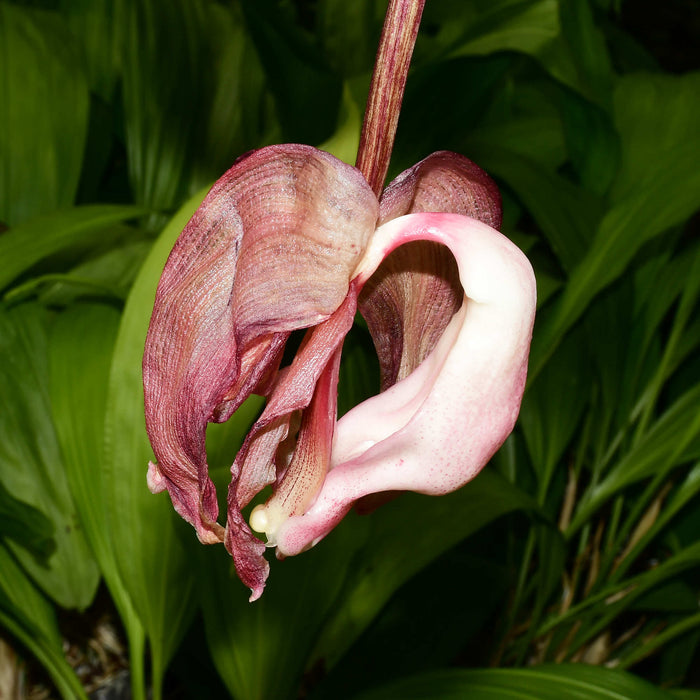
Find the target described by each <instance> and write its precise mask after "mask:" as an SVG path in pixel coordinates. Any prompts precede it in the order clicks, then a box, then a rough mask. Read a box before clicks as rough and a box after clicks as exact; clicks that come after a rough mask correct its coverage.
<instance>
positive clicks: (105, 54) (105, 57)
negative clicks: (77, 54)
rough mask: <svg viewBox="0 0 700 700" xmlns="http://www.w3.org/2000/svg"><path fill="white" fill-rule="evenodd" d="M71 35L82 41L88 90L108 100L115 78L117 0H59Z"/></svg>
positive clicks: (117, 72) (117, 43)
mask: <svg viewBox="0 0 700 700" xmlns="http://www.w3.org/2000/svg"><path fill="white" fill-rule="evenodd" d="M59 4H60V7H61V11H62V13H63V15H64V16H65V17H66V19H67V21H68V24H69V26H70V28H71V30H72V32H73V36H74V37H75V39H76V40H77V42H79V43H80V44H82V53H83V56H84V59H85V61H84V64H85V69H86V71H87V76H88V81H89V83H90V89H91V90H92V91H93V92H95V93H97V94H98V95H99V96H100V97H101V98H102V100H104V101H105V102H107V103H109V102H111V101H112V98H113V95H114V88H115V85H116V82H117V79H118V77H119V37H118V30H119V28H120V24H119V22H118V15H119V3H118V0H60V2H59Z"/></svg>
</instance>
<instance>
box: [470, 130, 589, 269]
mask: <svg viewBox="0 0 700 700" xmlns="http://www.w3.org/2000/svg"><path fill="white" fill-rule="evenodd" d="M475 157H476V159H477V162H478V163H479V164H480V165H481V166H482V167H483V168H484V169H485V170H486V171H487V172H488V173H489V174H491V175H493V176H495V177H497V178H499V179H501V180H503V181H504V182H505V183H506V184H507V185H508V186H509V187H510V188H511V189H512V190H513V191H514V192H515V194H516V195H517V196H518V198H519V199H520V201H521V202H522V203H523V205H524V206H525V207H526V208H527V209H528V211H529V212H530V214H531V215H532V216H533V218H534V219H535V221H536V222H537V224H538V225H539V227H540V228H541V230H542V233H543V234H544V236H545V238H546V239H547V242H548V243H549V244H550V246H551V247H552V250H553V252H554V254H555V255H556V256H557V258H558V260H559V262H560V264H561V266H562V267H563V268H564V270H570V269H573V268H575V266H576V265H577V264H578V263H579V262H580V261H581V260H582V259H584V256H585V253H586V250H587V249H588V246H589V245H590V241H591V240H593V238H594V236H595V231H596V228H597V226H598V224H599V221H600V217H601V216H602V214H603V208H602V202H601V201H600V199H599V198H598V197H596V196H595V195H594V194H592V193H591V192H587V191H586V190H584V189H583V188H581V187H578V186H577V185H575V184H574V183H572V182H570V181H569V180H566V179H565V178H563V177H562V176H561V175H559V174H557V173H553V172H551V171H550V170H549V169H546V168H544V167H542V166H541V165H539V164H538V163H536V162H534V161H532V160H530V159H528V158H525V157H523V156H520V155H518V154H517V153H514V152H507V151H504V150H502V149H500V148H498V146H497V145H495V144H494V145H492V146H487V147H484V148H483V151H482V150H479V151H477V152H476V153H475Z"/></svg>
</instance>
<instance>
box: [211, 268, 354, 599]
mask: <svg viewBox="0 0 700 700" xmlns="http://www.w3.org/2000/svg"><path fill="white" fill-rule="evenodd" d="M356 305H357V285H356V283H354V282H353V283H352V284H351V285H350V289H349V290H348V294H347V297H346V298H345V300H344V301H343V303H342V304H341V305H340V307H339V308H338V309H337V310H336V311H335V312H334V313H333V314H332V315H331V317H330V318H329V319H328V320H327V321H324V322H323V323H321V324H319V325H318V326H316V327H315V328H313V329H311V330H309V331H307V333H306V336H305V338H304V341H303V343H302V345H301V347H300V348H299V351H298V353H297V355H296V357H295V358H294V361H293V363H292V364H291V366H290V367H288V368H286V369H285V370H283V372H282V373H281V374H280V377H279V381H278V382H277V384H276V385H275V387H274V388H273V390H272V392H271V394H270V396H269V398H268V401H267V405H266V406H265V410H264V411H263V413H262V415H261V416H260V418H259V419H258V420H257V421H256V423H255V425H254V426H253V427H252V428H251V430H250V432H249V433H248V436H247V437H246V440H245V442H244V443H243V446H242V447H241V449H240V450H239V452H238V454H237V455H236V460H235V462H234V464H233V467H232V468H231V472H232V475H233V479H232V481H231V484H230V486H229V493H228V521H227V528H226V539H225V542H226V548H227V549H228V550H229V552H231V555H232V556H233V559H234V562H235V565H236V571H237V573H238V576H239V578H240V579H241V580H242V581H243V583H244V584H245V585H246V586H248V587H249V588H250V589H251V591H252V595H251V600H255V599H257V598H258V597H259V596H260V595H261V594H262V591H263V588H264V585H265V580H266V579H267V575H268V572H269V565H268V564H267V562H266V561H265V558H264V556H263V552H264V545H262V544H261V542H260V540H258V539H257V538H256V537H255V536H254V535H253V534H252V532H251V529H250V528H249V527H248V524H247V523H246V522H245V519H244V518H243V517H242V515H241V508H243V507H244V506H245V505H246V504H247V503H248V502H249V501H250V499H251V498H252V497H253V496H254V495H255V494H256V493H258V491H260V489H261V488H262V487H263V486H265V485H266V484H269V483H272V482H273V481H275V482H276V484H275V494H274V495H273V496H272V498H271V499H270V500H269V501H268V502H267V503H266V504H265V505H264V506H258V508H256V509H255V511H253V515H252V516H251V524H252V525H253V526H254V527H255V529H256V530H257V531H259V532H265V533H266V534H267V536H268V542H274V536H275V532H276V531H277V528H278V527H279V525H280V523H281V522H282V521H284V520H285V519H286V518H288V517H289V516H291V515H298V514H300V513H303V512H304V510H305V509H306V507H307V506H308V505H309V504H310V503H311V501H312V500H313V499H314V498H315V497H316V494H317V493H318V490H319V488H320V486H321V484H322V483H323V480H324V478H325V476H326V473H327V471H328V467H329V461H330V460H329V457H330V451H331V441H332V438H333V426H334V424H335V419H336V403H337V398H338V397H337V386H338V371H339V365H340V348H341V346H342V343H343V340H344V338H345V335H346V333H347V332H348V330H350V327H351V326H352V323H353V319H354V316H355V309H356ZM303 409H307V410H305V411H304V414H303V418H302V421H301V426H300V428H299V435H298V436H297V438H296V440H295V441H294V444H295V449H294V451H293V455H292V456H291V461H290V460H289V459H288V457H289V454H288V452H287V450H286V449H285V448H284V446H283V445H282V443H283V441H286V439H288V430H289V426H290V423H291V421H292V418H293V416H294V415H295V414H296V412H298V411H300V410H303Z"/></svg>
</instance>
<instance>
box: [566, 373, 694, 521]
mask: <svg viewBox="0 0 700 700" xmlns="http://www.w3.org/2000/svg"><path fill="white" fill-rule="evenodd" d="M699 405H700V384H698V385H696V386H695V387H693V388H692V389H690V390H689V391H687V392H686V393H685V394H684V395H683V396H681V397H680V398H679V399H678V400H677V401H676V402H675V403H674V404H673V405H672V406H671V408H669V409H668V410H667V411H666V412H665V413H664V414H663V415H662V416H661V417H660V418H659V419H658V420H657V421H656V423H655V424H654V425H653V426H652V427H651V428H650V429H649V432H648V433H646V434H645V435H644V437H643V438H641V439H640V440H639V442H638V443H637V444H636V445H635V446H634V447H633V448H632V449H631V450H630V451H629V452H627V453H626V454H625V455H624V456H623V457H622V458H621V459H620V461H619V462H617V463H616V464H615V466H614V468H612V469H611V470H610V472H609V474H608V475H607V476H606V478H605V479H604V480H603V481H602V482H601V483H600V484H599V485H598V486H597V487H596V488H595V489H594V490H593V491H592V492H591V494H590V495H589V497H588V498H586V500H585V501H583V502H582V503H581V506H580V508H579V510H578V512H577V513H576V516H575V517H574V521H573V522H572V524H571V531H572V532H574V531H576V530H577V529H578V528H579V527H581V526H582V525H583V524H584V523H585V522H586V521H587V519H588V518H589V517H590V516H591V514H592V513H594V512H595V511H596V510H597V509H598V508H600V506H602V504H603V503H605V501H606V500H607V499H608V498H610V497H611V496H612V495H613V494H615V493H617V492H619V491H620V490H621V489H623V488H624V487H626V486H629V485H630V484H633V483H635V482H637V481H641V480H642V479H647V478H649V477H652V476H657V475H658V474H659V473H660V472H664V473H669V474H670V472H671V470H672V469H674V468H675V467H676V466H677V465H679V464H682V463H683V462H688V461H691V460H694V459H697V458H698V457H700V412H698V406H699Z"/></svg>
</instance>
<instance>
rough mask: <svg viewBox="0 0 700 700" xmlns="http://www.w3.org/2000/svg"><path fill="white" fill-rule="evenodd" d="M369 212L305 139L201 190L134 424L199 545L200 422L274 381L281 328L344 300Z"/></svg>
mask: <svg viewBox="0 0 700 700" xmlns="http://www.w3.org/2000/svg"><path fill="white" fill-rule="evenodd" d="M377 216H378V203H377V200H376V197H375V196H374V194H373V193H372V191H371V190H370V188H369V186H368V185H367V183H366V182H365V181H364V179H363V178H362V175H361V174H360V173H359V172H358V171H357V170H356V169H354V168H352V167H351V166H348V165H345V164H344V163H342V162H341V161H339V160H337V159H336V158H334V157H333V156H331V155H329V154H327V153H324V152H322V151H319V150H317V149H314V148H312V147H310V146H304V145H296V144H291V145H289V144H287V145H283V146H270V147H267V148H263V149H260V150H259V151H254V152H252V153H251V154H248V155H247V156H244V157H243V158H241V159H239V161H238V162H237V163H235V164H234V166H233V167H232V168H231V169H230V170H229V171H228V172H226V173H225V174H224V175H223V176H222V177H221V178H220V179H219V180H218V181H217V183H216V184H215V185H214V186H213V187H212V189H211V191H210V192H209V194H208V195H207V197H206V198H205V200H204V202H203V203H202V205H201V206H200V208H199V209H198V210H197V212H196V213H195V214H194V216H193V217H192V219H191V220H190V222H189V224H188V225H187V227H186V228H185V229H184V231H183V232H182V234H181V235H180V238H179V239H178V241H177V243H176V245H175V247H174V248H173V251H172V253H171V255H170V257H169V259H168V262H167V264H166V266H165V269H164V271H163V275H162V277H161V280H160V283H159V285H158V290H157V293H156V299H155V304H154V309H153V315H152V318H151V324H150V327H149V332H148V337H147V339H146V348H145V353H144V360H143V377H144V395H145V410H146V427H147V430H148V434H149V437H150V440H151V444H152V446H153V450H154V453H155V456H156V460H157V462H155V463H151V465H150V466H149V474H148V482H149V486H150V488H151V490H152V491H154V492H157V491H161V490H163V489H167V490H168V492H169V493H170V497H171V499H172V501H173V505H174V506H175V509H176V510H177V511H178V513H180V515H182V517H184V518H185V519H186V520H187V521H189V522H190V523H192V524H193V525H194V526H195V528H196V530H197V534H198V536H199V538H200V540H201V541H202V542H205V543H211V542H218V541H222V540H223V538H224V528H223V527H222V526H221V525H219V524H218V523H217V517H218V507H217V502H216V494H215V490H214V486H213V484H212V482H211V480H210V479H209V476H208V466H207V460H206V453H205V448H204V440H205V432H206V425H207V423H208V422H211V421H223V420H226V419H227V418H228V417H230V415H231V414H232V412H233V411H234V410H235V409H236V408H237V407H238V406H239V405H240V404H241V403H242V402H243V401H244V400H245V398H247V396H248V395H250V393H253V392H256V393H262V394H266V393H268V392H269V391H270V389H271V387H272V386H273V385H274V384H275V381H276V380H275V377H276V374H277V369H278V366H279V362H280V359H281V356H282V351H283V348H284V342H285V341H286V339H287V337H288V335H289V333H290V332H291V331H293V330H295V329H298V328H305V327H308V326H312V325H315V324H318V323H320V322H321V321H323V320H325V319H327V318H329V317H330V316H331V315H332V314H333V312H334V311H335V310H336V309H337V308H338V307H339V306H340V305H341V304H342V302H343V300H344V299H345V297H346V295H347V292H348V287H349V282H350V278H351V276H352V272H353V270H354V269H355V267H356V266H357V263H358V261H359V260H360V258H361V257H362V254H363V252H364V249H365V247H366V245H367V242H368V240H369V237H370V235H371V233H372V232H373V231H374V228H375V225H376V220H377Z"/></svg>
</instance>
